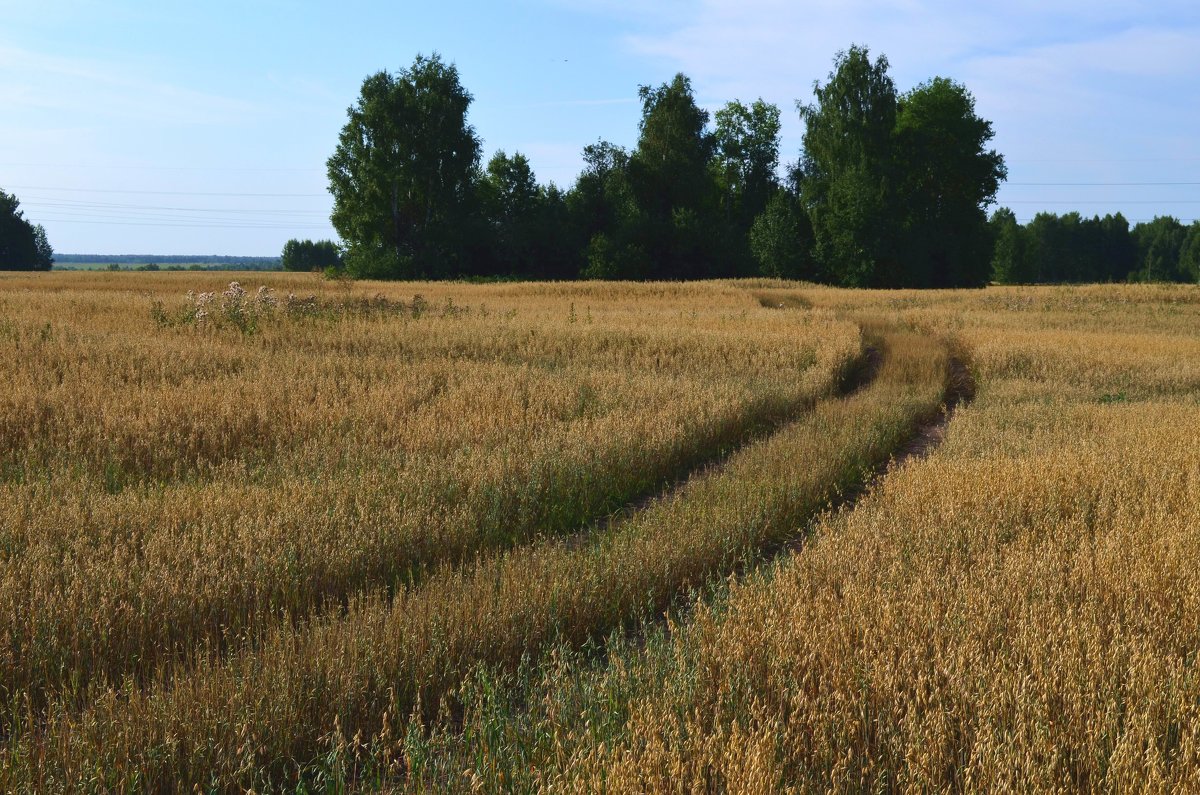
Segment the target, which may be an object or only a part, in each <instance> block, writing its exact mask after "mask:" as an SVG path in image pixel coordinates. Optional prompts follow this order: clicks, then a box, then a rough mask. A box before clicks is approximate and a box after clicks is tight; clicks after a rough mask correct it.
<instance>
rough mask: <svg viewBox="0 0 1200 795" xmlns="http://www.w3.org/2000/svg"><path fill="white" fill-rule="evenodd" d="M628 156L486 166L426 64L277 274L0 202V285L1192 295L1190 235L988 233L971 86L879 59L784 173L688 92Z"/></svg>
mask: <svg viewBox="0 0 1200 795" xmlns="http://www.w3.org/2000/svg"><path fill="white" fill-rule="evenodd" d="M638 99H639V100H640V103H641V118H640V120H639V121H638V135H637V143H636V145H635V146H633V147H632V148H629V149H627V148H625V147H622V146H618V145H616V144H613V143H611V142H608V141H603V140H599V141H596V142H595V143H593V144H589V145H588V146H586V147H584V149H583V153H582V154H583V162H584V167H583V170H582V172H581V173H580V174H579V175H578V177H577V178H576V180H575V183H574V184H573V185H572V186H570V187H569V188H567V189H562V188H559V187H558V186H556V185H554V184H552V183H551V184H545V185H544V184H540V183H539V182H538V181H537V178H536V177H535V175H534V173H533V170H532V168H531V166H530V163H529V160H528V159H527V158H526V157H525V156H524V155H522V154H521V153H519V152H513V153H512V154H511V155H510V154H508V153H506V152H504V151H499V152H496V153H495V154H494V155H493V156H492V157H491V159H490V160H488V162H487V163H486V164H485V163H483V161H482V154H481V153H482V141H481V139H480V137H479V136H478V135H477V134H476V131H475V129H474V128H473V127H472V126H471V125H470V124H468V122H467V112H468V109H469V107H470V105H471V102H472V97H471V94H470V93H469V92H468V91H467V90H466V89H465V88H464V87H463V86H462V84H461V83H460V81H459V77H458V71H457V69H456V67H455V66H454V65H453V64H447V63H446V62H444V61H443V60H442V59H441V58H440V57H439V56H438V55H437V54H434V55H433V56H431V57H425V56H417V58H416V60H415V61H414V62H413V64H412V66H411V67H409V68H407V69H402V70H401V71H399V72H397V73H394V74H393V73H389V72H379V73H377V74H374V75H371V76H369V77H368V78H367V79H366V80H364V82H363V84H362V89H361V92H360V95H359V97H358V99H357V101H356V103H355V104H354V105H353V106H351V107H350V108H349V110H348V111H347V114H348V118H347V122H346V124H345V126H344V127H343V129H342V131H341V134H340V136H339V139H338V142H337V146H336V148H335V151H334V153H333V155H332V156H331V157H330V158H329V160H328V162H327V164H326V166H327V173H328V177H329V190H330V193H331V194H332V196H333V201H334V203H333V212H332V215H331V219H330V220H331V221H332V223H333V226H334V228H335V229H336V230H337V232H338V234H339V236H340V237H341V240H340V241H339V242H334V241H328V240H323V241H311V240H290V241H288V242H287V244H286V245H285V246H284V248H283V251H282V253H281V256H280V257H227V256H211V255H206V256H149V255H61V254H60V255H57V256H55V255H54V253H53V250H52V249H51V248H50V245H49V243H48V241H47V240H46V234H45V231H44V230H43V229H42V227H41V226H35V225H33V224H32V223H30V222H29V221H27V220H26V219H25V218H24V217H23V215H22V213H21V212H20V211H19V210H18V209H17V208H18V202H17V200H16V198H15V197H13V196H10V195H8V194H5V193H2V192H0V268H16V269H29V268H34V269H46V268H49V267H50V265H51V262H52V261H56V262H58V263H60V264H61V265H65V266H70V265H71V264H76V263H88V264H92V265H95V264H107V265H108V266H109V267H110V268H112V269H120V268H122V267H123V266H124V267H126V268H136V269H142V270H158V269H161V270H178V269H183V268H190V269H238V270H242V269H275V268H279V267H283V268H285V269H288V270H301V271H309V270H322V271H327V272H337V271H344V272H345V273H347V274H349V275H350V276H353V277H358V278H384V279H396V278H407V279H445V278H525V279H577V278H590V279H638V280H642V279H667V280H678V279H704V278H717V277H742V276H760V275H761V276H771V277H780V278H791V279H805V280H811V281H816V282H823V283H827V284H835V285H842V286H848V287H978V286H983V285H985V284H987V283H989V282H992V281H996V282H1001V283H1011V284H1030V283H1072V282H1097V281H1101V282H1103V281H1184V282H1196V281H1198V280H1200V222H1197V223H1192V224H1191V225H1185V224H1183V223H1182V222H1180V221H1179V220H1177V219H1175V218H1172V217H1158V218H1155V219H1154V220H1152V221H1150V222H1144V223H1138V224H1136V225H1134V226H1132V227H1131V226H1130V224H1129V222H1128V221H1127V220H1126V219H1125V218H1124V217H1123V216H1122V215H1121V214H1119V213H1118V214H1116V215H1106V216H1104V217H1103V218H1100V217H1098V216H1097V217H1093V218H1085V217H1083V216H1081V215H1080V214H1079V213H1074V212H1072V213H1067V214H1066V215H1061V216H1059V215H1055V214H1051V213H1039V214H1038V215H1036V216H1035V217H1034V218H1033V219H1032V220H1030V221H1029V222H1028V223H1025V224H1020V223H1018V221H1017V218H1016V216H1015V215H1014V213H1013V212H1012V211H1011V210H1009V209H1007V208H1000V209H996V210H995V211H994V212H992V214H991V217H990V219H989V217H988V215H987V208H989V207H990V206H993V205H994V204H995V200H996V193H997V191H998V189H999V187H1000V184H1001V183H1002V182H1003V181H1004V179H1005V178H1006V176H1007V170H1006V167H1005V164H1004V158H1003V157H1002V156H1001V155H1000V154H999V153H998V152H996V151H995V150H994V149H991V148H989V144H990V142H991V140H992V138H993V135H994V133H993V130H992V125H991V122H989V121H987V120H986V119H983V118H980V117H979V116H978V115H977V114H976V112H975V101H974V98H973V97H972V95H971V93H970V92H969V91H968V90H967V88H966V87H965V86H963V85H961V84H959V83H956V82H954V81H953V80H949V79H946V78H942V77H935V78H932V79H930V80H928V81H926V82H923V83H921V84H919V85H917V86H916V87H914V88H912V89H910V90H908V91H906V92H901V91H900V90H899V89H897V87H896V85H895V83H894V82H893V80H892V78H891V77H890V76H889V74H888V62H887V59H886V57H884V56H878V57H876V58H874V59H872V58H871V56H870V53H869V52H868V51H867V49H866V48H862V47H851V48H850V49H849V50H847V51H845V52H840V53H838V54H837V55H836V56H835V58H834V63H833V68H832V70H831V71H830V73H829V75H828V76H827V78H826V80H825V81H824V82H823V83H820V82H818V83H816V84H814V86H813V96H812V99H811V101H809V102H807V103H805V102H800V101H798V102H797V103H796V112H798V114H799V116H800V119H801V120H802V121H803V122H804V125H805V132H804V136H803V141H802V147H801V150H800V151H799V152H798V153H796V154H797V159H796V161H795V162H793V163H791V164H790V165H787V166H786V167H782V168H781V152H780V127H781V118H782V114H781V111H780V109H779V108H778V107H777V106H775V105H772V104H770V103H767V102H764V101H762V100H761V99H759V100H756V101H754V102H750V103H748V104H747V103H744V102H742V101H739V100H733V101H730V102H728V103H726V104H725V105H724V106H722V107H721V108H719V109H717V110H716V111H715V112H713V113H711V114H710V113H709V111H707V110H705V109H703V108H702V107H700V105H699V104H698V103H697V101H696V98H695V94H694V92H693V89H692V84H691V81H690V80H689V79H688V78H687V76H685V75H683V74H678V75H676V76H675V77H674V78H673V79H672V80H671V81H669V82H667V83H663V84H661V85H658V86H650V85H647V86H640V87H639V88H638Z"/></svg>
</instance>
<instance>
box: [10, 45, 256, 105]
mask: <svg viewBox="0 0 1200 795" xmlns="http://www.w3.org/2000/svg"><path fill="white" fill-rule="evenodd" d="M0 72H2V73H3V74H4V75H5V80H4V82H3V83H0V105H3V106H5V107H6V108H7V109H9V111H10V112H14V113H22V112H33V111H50V112H61V113H69V114H71V116H73V117H84V118H87V117H91V118H96V117H101V118H121V119H125V120H130V119H132V120H139V121H153V122H155V123H160V124H162V123H166V124H228V123H230V122H231V121H234V120H237V119H244V118H246V116H247V115H252V114H255V113H256V112H257V111H256V107H255V105H254V104H253V103H250V102H246V101H243V100H239V99H234V98H230V97H224V96H220V95H216V94H211V93H205V92H202V91H196V90H193V89H190V88H187V87H184V86H179V85H175V84H172V83H168V82H164V81H162V80H157V79H154V78H151V77H147V76H145V75H144V74H141V73H139V72H138V71H137V70H136V69H135V68H133V67H131V66H128V65H124V64H118V63H114V62H109V61H100V60H95V59H86V58H74V57H67V56H61V55H50V54H46V53H41V52H32V51H30V50H25V49H21V48H18V47H12V46H5V45H3V44H0Z"/></svg>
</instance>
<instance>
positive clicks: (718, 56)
mask: <svg viewBox="0 0 1200 795" xmlns="http://www.w3.org/2000/svg"><path fill="white" fill-rule="evenodd" d="M1149 6H1151V4H1143V3H1128V2H1106V1H1105V0H1092V1H1091V2H1082V0H1042V1H1041V2H1034V1H1033V0H1011V1H1010V2H1007V3H1004V4H990V3H989V4H976V3H963V2H953V1H952V0H890V1H888V2H855V1H854V0H849V2H846V1H842V2H838V1H837V0H821V1H820V2H784V1H783V0H700V1H699V2H695V1H687V2H685V1H684V0H665V1H664V2H656V3H645V2H632V1H631V0H519V1H518V2H508V3H498V2H490V3H485V2H460V3H455V2H445V3H442V4H440V5H438V4H433V3H420V4H417V3H409V2H392V3H382V2H366V1H365V0H345V1H344V2H338V3H334V2H280V1H277V0H270V1H264V0H243V2H224V1H223V0H210V1H209V2H203V3H196V2H190V3H182V2H175V1H174V0H159V1H158V2H133V1H132V0H105V1H104V2H99V1H98V0H43V2H39V3H29V2H27V0H26V1H25V2H14V0H0V19H3V20H4V22H3V24H0V109H2V110H0V188H2V189H4V190H7V191H8V192H10V193H15V194H16V195H17V196H18V197H19V198H20V199H21V201H22V207H23V209H24V210H25V211H26V216H27V217H29V218H30V219H31V220H33V221H35V222H40V223H43V224H44V225H45V227H46V229H47V232H48V234H49V238H50V242H51V244H52V245H53V246H54V247H55V249H56V250H57V251H60V252H63V253H109V254H116V253H156V254H208V253H215V254H246V255H275V254H278V252H279V250H280V249H281V247H282V245H283V243H284V241H286V240H287V239H288V238H291V237H312V238H323V237H334V232H333V229H332V228H331V227H330V226H329V224H328V215H329V209H330V199H329V197H328V194H327V193H326V190H325V187H326V181H325V172H324V163H325V159H326V158H327V157H328V156H329V154H330V152H331V151H332V149H333V147H334V145H335V143H336V139H337V133H338V131H339V129H340V128H341V126H342V124H343V123H344V121H345V112H346V108H347V107H348V106H349V105H350V104H352V103H353V101H354V99H355V97H356V96H357V93H358V88H359V85H360V84H361V82H362V79H363V78H364V77H365V76H367V75H368V74H370V73H373V72H375V71H378V70H380V69H388V70H396V69H399V68H401V67H405V66H407V65H409V64H410V63H411V62H412V59H413V57H414V56H415V55H416V54H417V53H426V54H428V53H430V52H433V51H438V52H440V53H441V54H442V56H443V57H444V58H445V59H447V60H450V61H454V62H455V63H456V64H457V65H458V68H459V71H460V76H461V79H462V81H463V83H464V85H465V86H466V87H467V88H468V90H470V91H471V93H472V94H473V95H474V97H475V102H474V104H473V105H472V110H471V116H470V120H471V122H472V124H473V125H474V126H475V128H476V130H477V132H478V133H479V135H480V136H481V137H482V138H483V140H484V150H485V157H486V156H490V154H491V153H492V152H494V151H495V150H497V149H504V150H506V151H508V152H510V153H511V152H513V151H521V152H524V153H525V154H526V155H527V156H528V157H529V158H530V161H531V162H532V164H533V166H534V169H535V171H536V172H537V175H538V177H539V179H540V180H541V181H543V182H546V181H551V180H552V181H554V182H556V183H558V184H559V185H560V186H564V187H566V186H568V185H570V184H571V182H572V181H573V180H574V177H575V175H576V174H577V173H578V171H579V168H580V162H581V161H580V156H579V155H580V151H581V150H582V148H583V147H584V146H585V145H586V144H588V143H592V142H594V141H596V140H597V139H600V138H603V139H606V140H611V141H614V142H616V143H619V144H623V145H627V146H628V145H632V144H633V143H634V142H635V141H636V135H637V120H638V114H639V105H638V103H637V101H636V96H637V87H638V85H639V84H650V83H661V82H663V81H665V80H668V79H669V78H670V77H671V76H672V75H673V74H674V73H675V72H677V71H683V72H685V73H686V74H688V75H689V76H690V77H691V78H692V79H693V82H694V85H695V88H696V92H697V97H698V99H699V101H700V102H701V103H702V104H704V105H705V106H706V107H709V108H711V109H715V108H717V107H719V106H720V105H721V104H723V103H724V102H725V101H727V100H730V99H734V98H738V99H742V100H745V101H750V100H753V99H756V98H758V97H762V98H763V99H766V100H768V101H771V102H775V103H776V104H778V105H779V106H780V108H781V109H782V110H783V117H784V130H783V159H784V160H785V161H787V160H794V159H795V158H796V155H797V153H798V151H799V148H800V140H801V136H802V133H803V128H802V125H801V124H800V122H799V120H798V118H797V116H796V113H795V111H794V102H795V100H797V99H800V100H804V101H808V100H809V99H810V98H811V96H812V84H813V81H814V80H818V79H822V80H823V79H824V78H825V76H826V74H827V73H828V71H829V68H830V65H831V63H832V58H833V55H834V53H835V52H836V51H837V50H839V49H844V48H846V47H847V46H849V45H850V44H852V43H854V44H862V45H866V46H868V47H870V48H871V50H872V52H874V53H884V54H886V55H887V56H888V59H889V61H890V62H891V71H892V76H893V78H894V79H895V80H896V82H897V84H898V86H899V87H900V88H901V89H902V90H903V89H907V88H911V87H912V86H913V85H915V84H917V83H919V82H921V81H923V80H925V79H928V78H930V77H933V76H935V75H940V76H945V77H951V78H954V79H956V80H959V81H961V82H963V83H965V84H966V85H967V87H968V88H970V89H971V90H972V92H973V93H974V94H975V96H976V100H977V110H978V112H979V113H980V114H981V115H982V116H984V117H985V118H988V119H990V120H992V122H993V124H994V127H995V130H996V139H995V142H994V143H995V146H996V148H997V149H999V150H1000V151H1001V152H1002V153H1004V155H1005V156H1006V158H1007V160H1008V164H1009V183H1008V184H1007V185H1006V186H1005V187H1004V188H1003V189H1002V191H1001V194H1000V203H1001V204H1006V205H1009V206H1011V207H1012V208H1013V209H1014V210H1015V211H1016V213H1017V215H1018V217H1019V218H1022V219H1026V218H1029V217H1032V215H1033V214H1034V213H1035V212H1037V211H1039V210H1052V211H1057V212H1066V211H1068V210H1071V209H1078V210H1080V211H1082V212H1084V213H1087V214H1092V213H1100V214H1103V213H1105V212H1111V211H1117V210H1120V211H1121V212H1124V213H1125V215H1126V216H1127V217H1129V218H1130V219H1131V220H1139V219H1148V218H1150V217H1153V216H1154V215H1157V214H1172V215H1175V216H1176V217H1179V218H1182V219H1184V220H1192V219H1197V218H1200V135H1197V133H1200V101H1198V100H1200V96H1198V95H1200V80H1198V78H1200V4H1196V3H1195V2H1194V0H1190V1H1189V2H1181V1H1176V0H1164V1H1163V2H1156V3H1154V4H1152V8H1149V10H1148V7H1149ZM1112 183H1120V184H1112ZM1129 183H1173V184H1129ZM1178 183H1195V184H1178Z"/></svg>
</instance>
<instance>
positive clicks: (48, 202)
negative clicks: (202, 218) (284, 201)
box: [22, 197, 328, 216]
mask: <svg viewBox="0 0 1200 795" xmlns="http://www.w3.org/2000/svg"><path fill="white" fill-rule="evenodd" d="M22 206H23V207H52V208H55V209H59V210H80V211H83V210H141V211H150V212H189V213H246V214H256V215H258V214H261V215H285V216H286V215H295V216H300V215H315V216H327V215H328V213H327V212H325V211H324V210H274V209H254V208H249V207H224V208H219V207H159V206H154V205H149V204H114V203H110V202H86V201H71V200H69V199H42V198H40V197H34V198H32V199H29V200H28V201H25V202H22Z"/></svg>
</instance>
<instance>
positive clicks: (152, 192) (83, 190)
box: [8, 185, 329, 199]
mask: <svg viewBox="0 0 1200 795" xmlns="http://www.w3.org/2000/svg"><path fill="white" fill-rule="evenodd" d="M8 187H9V188H12V189H15V190H48V191H62V192H65V193H128V194H139V195H145V196H244V197H255V198H272V199H280V198H313V197H321V198H328V197H329V194H328V193H202V192H199V191H195V192H193V191H171V190H111V189H104V188H48V187H44V186H43V187H38V186H34V185H9V186H8Z"/></svg>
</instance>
